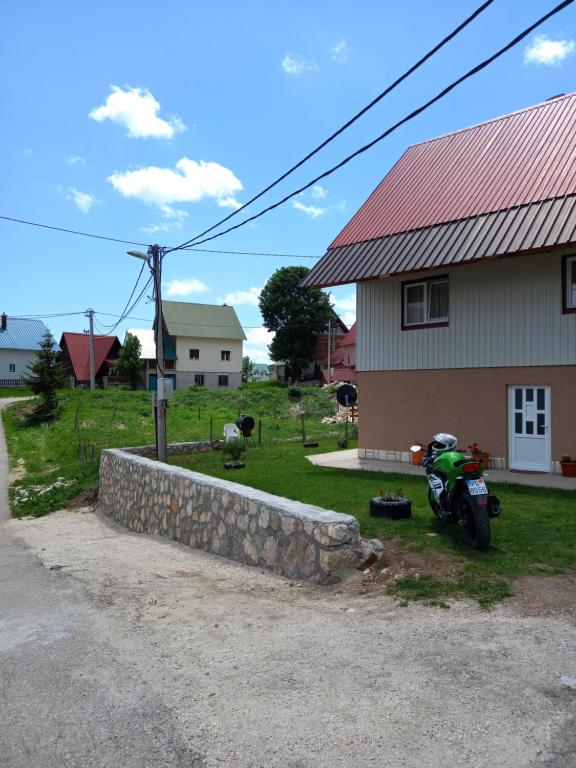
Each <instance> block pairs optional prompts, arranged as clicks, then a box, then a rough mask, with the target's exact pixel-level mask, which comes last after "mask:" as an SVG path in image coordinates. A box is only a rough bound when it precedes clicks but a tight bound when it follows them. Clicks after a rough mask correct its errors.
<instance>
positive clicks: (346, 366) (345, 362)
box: [322, 323, 356, 384]
mask: <svg viewBox="0 0 576 768" xmlns="http://www.w3.org/2000/svg"><path fill="white" fill-rule="evenodd" d="M322 377H323V379H324V381H325V382H327V381H344V382H346V383H348V384H355V383H356V323H354V325H353V326H352V328H350V330H349V331H348V333H347V334H346V335H345V336H342V337H341V338H340V342H339V344H338V346H337V347H336V349H335V350H334V352H333V353H332V356H331V358H330V374H328V369H327V368H324V369H323V370H322Z"/></svg>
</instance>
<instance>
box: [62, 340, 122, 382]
mask: <svg viewBox="0 0 576 768" xmlns="http://www.w3.org/2000/svg"><path fill="white" fill-rule="evenodd" d="M60 349H61V350H62V354H61V360H62V363H63V364H64V368H65V370H66V371H67V373H68V375H69V376H71V377H72V378H73V379H74V383H75V385H76V386H82V385H84V386H89V384H90V335H89V334H88V333H70V332H68V331H66V332H64V333H63V334H62V337H61V339H60ZM119 351H120V341H119V339H118V337H117V336H98V335H94V370H95V372H96V384H97V385H98V386H102V385H103V384H104V377H106V376H109V375H110V373H111V371H113V370H114V368H115V365H116V361H117V360H118V352H119Z"/></svg>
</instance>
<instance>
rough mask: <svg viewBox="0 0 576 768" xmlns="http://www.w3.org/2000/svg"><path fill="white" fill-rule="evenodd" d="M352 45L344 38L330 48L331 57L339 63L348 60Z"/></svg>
mask: <svg viewBox="0 0 576 768" xmlns="http://www.w3.org/2000/svg"><path fill="white" fill-rule="evenodd" d="M349 54H350V47H349V45H348V43H347V42H346V40H345V39H344V38H342V39H341V40H338V42H337V43H335V44H334V45H333V46H332V48H330V58H331V59H332V61H335V62H336V63H337V64H344V63H346V62H347V61H348V56H349Z"/></svg>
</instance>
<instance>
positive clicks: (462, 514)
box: [410, 433, 500, 549]
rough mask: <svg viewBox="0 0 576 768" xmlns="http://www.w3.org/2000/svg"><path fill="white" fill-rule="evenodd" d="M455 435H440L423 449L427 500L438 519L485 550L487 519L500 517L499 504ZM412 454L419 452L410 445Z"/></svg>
mask: <svg viewBox="0 0 576 768" xmlns="http://www.w3.org/2000/svg"><path fill="white" fill-rule="evenodd" d="M456 444H457V440H456V438H455V437H454V435H449V434H446V433H440V434H438V435H435V436H434V439H433V440H432V442H431V443H428V446H427V448H426V449H425V454H424V458H423V459H422V466H423V467H424V468H425V470H426V474H427V476H428V485H429V488H428V501H429V503H430V507H431V509H432V511H433V512H434V514H435V515H436V517H437V518H438V520H440V522H442V523H449V522H452V523H457V524H458V525H459V526H461V528H462V531H463V533H464V540H465V541H466V543H467V544H469V545H470V546H471V547H473V548H474V549H488V547H489V545H490V520H491V519H492V518H494V517H498V515H499V514H500V502H499V501H498V498H497V497H496V496H493V495H491V494H490V491H489V489H488V486H487V485H486V481H485V480H484V478H483V477H482V473H483V469H482V466H481V464H480V463H479V462H478V461H476V460H475V459H473V458H470V457H467V456H464V455H463V454H462V453H461V452H460V451H458V450H457V447H456ZM410 450H411V451H412V452H413V453H414V452H417V451H422V450H423V448H422V446H420V445H413V446H412V447H411V448H410Z"/></svg>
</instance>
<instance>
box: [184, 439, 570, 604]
mask: <svg viewBox="0 0 576 768" xmlns="http://www.w3.org/2000/svg"><path fill="white" fill-rule="evenodd" d="M330 450H334V446H333V443H332V444H331V443H330V441H320V445H319V447H318V448H316V449H311V450H307V449H304V448H303V447H302V445H301V444H296V443H285V444H276V445H273V446H267V447H266V446H265V447H262V448H260V447H252V446H250V447H249V448H248V451H247V453H246V455H245V458H244V459H243V461H245V464H246V467H245V468H244V469H242V470H236V471H233V472H230V471H227V470H225V469H224V468H223V457H222V455H221V453H219V452H217V451H215V452H212V453H207V454H195V455H193V456H178V457H172V458H171V463H174V464H176V463H177V464H179V465H181V466H186V467H189V468H190V469H194V470H196V471H199V472H204V473H207V474H210V475H214V476H216V477H224V478H226V479H228V480H233V481H234V482H238V483H242V484H244V485H250V486H252V487H254V488H259V489H261V490H264V491H268V492H270V493H275V494H278V495H282V496H287V497H288V498H291V499H295V500H298V501H303V502H307V503H311V504H317V505H318V506H321V507H326V508H328V509H333V510H335V511H337V512H344V513H347V514H351V515H354V516H355V517H356V518H358V520H359V522H360V530H361V532H362V534H363V535H364V536H366V537H379V538H380V537H381V538H382V539H384V540H386V539H389V538H391V537H392V538H394V539H395V540H399V541H400V542H401V543H402V545H403V546H405V547H407V548H408V549H410V550H411V551H412V552H415V553H416V554H417V555H421V557H422V572H421V573H420V575H419V576H409V577H406V578H401V579H398V580H397V581H395V582H393V583H392V584H391V585H390V591H392V592H395V593H396V594H398V595H399V597H401V598H402V599H404V600H409V599H429V600H432V601H434V602H437V603H441V602H442V599H443V598H444V596H446V595H450V594H452V595H456V594H463V595H466V596H468V597H472V598H475V599H477V600H478V601H479V602H480V604H481V605H483V606H487V605H490V604H492V603H494V602H496V601H497V600H499V599H501V598H503V597H505V596H507V595H508V594H509V593H510V584H511V583H512V581H513V580H514V579H516V578H518V577H520V576H524V575H528V574H558V573H565V572H568V571H571V570H575V569H576V493H575V492H573V491H560V490H549V489H543V488H530V487H527V486H518V485H504V484H501V485H497V484H493V485H492V486H491V488H492V490H493V491H494V492H495V493H496V494H497V495H498V496H499V497H500V500H501V503H502V509H503V512H502V516H501V517H500V518H498V519H496V520H494V521H492V545H491V547H490V549H489V550H488V551H487V552H477V551H475V550H472V549H470V548H469V547H467V546H465V545H463V544H462V543H461V541H460V536H459V532H458V530H457V528H455V527H452V526H448V527H446V528H441V527H440V525H439V524H438V523H437V521H436V519H435V518H434V516H433V514H432V512H431V511H430V509H429V507H428V501H427V483H426V478H425V477H424V475H422V477H419V476H415V475H393V474H384V473H379V472H359V471H354V470H348V471H347V470H341V469H331V468H326V467H316V466H314V465H313V464H311V463H310V462H309V461H307V460H306V459H305V454H306V453H324V452H327V451H330ZM399 488H402V492H403V493H404V495H406V496H408V497H409V498H410V499H412V514H413V517H412V519H410V520H397V521H392V520H386V519H383V518H373V517H370V516H369V514H368V504H369V500H370V498H371V497H372V496H377V495H378V493H379V491H380V490H384V491H395V490H397V489H399ZM432 534H433V535H432ZM438 560H442V561H444V562H447V563H449V564H450V565H451V567H452V569H454V566H456V568H455V570H456V571H457V575H456V577H455V578H445V577H443V576H441V575H440V576H438V573H437V569H436V568H435V567H432V568H431V569H430V572H429V573H426V570H427V567H428V566H429V565H435V564H436V563H437V561H438Z"/></svg>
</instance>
